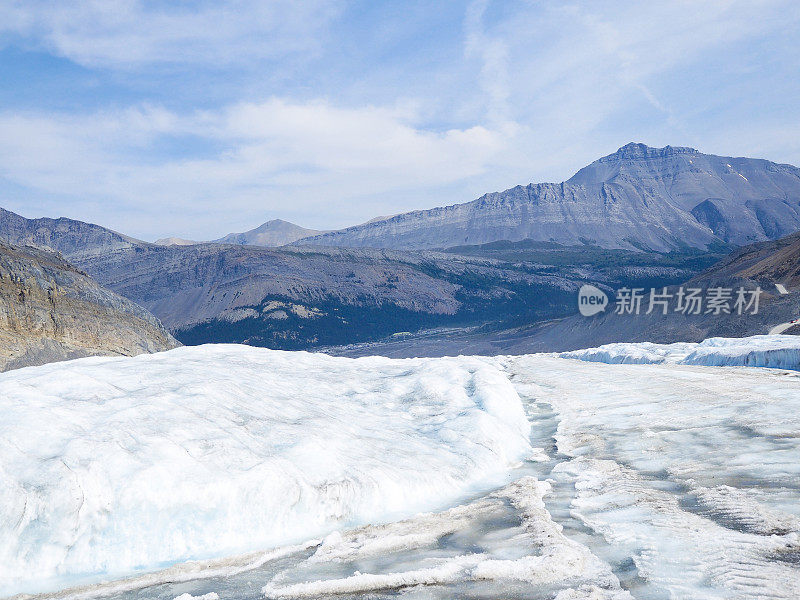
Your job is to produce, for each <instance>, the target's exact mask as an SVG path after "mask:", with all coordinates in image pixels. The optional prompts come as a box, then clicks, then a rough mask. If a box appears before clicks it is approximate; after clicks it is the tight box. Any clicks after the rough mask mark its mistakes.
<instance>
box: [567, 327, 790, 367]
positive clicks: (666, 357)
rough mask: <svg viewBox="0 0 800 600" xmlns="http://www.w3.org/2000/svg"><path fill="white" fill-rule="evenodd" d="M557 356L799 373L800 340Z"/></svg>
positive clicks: (611, 347) (727, 341) (611, 348)
mask: <svg viewBox="0 0 800 600" xmlns="http://www.w3.org/2000/svg"><path fill="white" fill-rule="evenodd" d="M559 356H561V357H562V358H575V359H578V360H584V361H590V362H603V363H609V364H661V363H676V364H683V365H706V366H714V367H720V366H732V367H741V366H747V367H773V368H781V369H800V337H798V336H793V335H755V336H751V337H747V338H709V339H707V340H704V341H702V342H700V343H697V344H694V343H683V342H680V343H675V344H652V343H649V342H639V343H619V344H606V345H604V346H600V347H598V348H589V349H586V350H574V351H572V352H563V353H561V354H559Z"/></svg>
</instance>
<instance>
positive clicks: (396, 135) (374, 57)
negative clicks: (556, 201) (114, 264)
mask: <svg viewBox="0 0 800 600" xmlns="http://www.w3.org/2000/svg"><path fill="white" fill-rule="evenodd" d="M799 25H800V8H798V6H797V5H796V4H794V3H792V2H788V1H780V0H775V1H764V2H737V1H734V0H731V1H717V2H713V1H712V2H706V3H695V2H691V3H690V2H683V1H678V2H670V3H641V4H637V5H633V6H631V5H628V4H626V5H625V7H624V10H623V6H622V5H621V4H619V3H616V2H598V3H586V4H579V3H576V4H571V3H563V2H537V3H530V4H529V3H519V4H516V3H495V2H489V1H488V0H479V1H477V2H473V3H471V4H464V5H461V4H458V3H453V4H447V5H446V6H445V5H443V6H442V7H441V8H440V10H438V11H435V9H434V8H429V7H426V6H425V5H422V4H420V5H416V4H413V3H411V4H408V5H407V6H406V7H405V8H403V9H398V8H397V5H391V4H386V5H380V4H369V5H364V4H358V3H344V2H341V3H340V2H310V3H300V4H297V3H289V2H280V1H278V2H269V3H267V2H245V1H243V0H240V1H234V2H215V3H211V2H195V3H169V4H168V3H163V4H160V5H159V4H158V3H152V2H143V1H142V2H137V1H135V0H118V1H117V2H108V1H106V2H99V1H98V2H89V3H82V4H81V6H80V7H74V6H67V5H63V6H62V5H57V6H55V7H54V6H53V4H52V3H49V2H36V1H27V2H10V3H2V4H1V5H0V34H2V39H3V44H2V50H1V51H0V66H2V63H3V61H6V63H7V64H9V65H10V61H12V60H14V61H16V63H15V65H17V66H16V67H15V69H16V72H18V73H21V75H20V76H19V77H20V78H19V79H18V80H16V83H17V84H19V82H21V81H22V80H23V79H24V78H25V77H27V76H29V77H28V79H25V81H26V85H28V86H29V88H26V90H27V93H26V94H25V95H24V96H19V95H18V96H13V95H7V96H5V97H4V96H1V95H0V193H2V194H3V195H4V196H5V198H6V200H5V201H3V202H0V205H4V206H6V207H7V208H10V209H12V210H18V211H20V212H22V213H23V214H26V215H28V216H37V215H41V214H49V215H56V214H63V215H67V216H72V217H75V218H82V219H86V220H92V221H95V222H101V223H103V224H106V225H109V226H112V227H115V228H117V229H122V230H124V231H126V232H129V233H132V234H134V235H139V236H142V237H145V238H148V239H154V238H156V237H160V236H163V235H182V236H186V237H195V238H213V237H219V236H220V235H222V234H224V233H227V232H228V231H232V230H237V229H242V228H249V227H252V226H255V225H257V224H258V223H260V222H262V221H264V220H266V219H267V218H273V217H282V218H286V219H289V220H295V221H298V222H299V223H300V224H302V225H305V226H310V227H318V228H331V227H340V226H345V225H348V224H352V223H355V222H359V221H363V220H367V219H369V218H371V217H373V216H375V215H378V214H386V213H393V212H399V211H402V210H410V209H414V208H424V207H429V206H434V205H441V204H449V203H453V202H464V201H468V200H470V199H472V198H474V197H476V196H478V195H480V194H481V193H483V192H487V191H493V190H496V189H503V188H507V187H511V186H513V185H516V184H525V183H528V182H530V181H537V180H560V179H564V178H566V177H568V176H569V175H570V174H571V172H572V171H574V170H576V169H577V168H579V167H580V166H582V165H583V164H585V163H587V162H589V161H590V160H593V159H594V158H596V157H597V156H599V155H601V154H604V153H607V152H611V151H613V150H615V149H616V147H618V146H620V145H622V144H624V143H626V142H628V141H631V140H636V141H644V142H646V143H650V144H652V145H664V144H668V143H669V144H674V145H694V146H696V147H698V148H700V149H701V150H704V151H708V152H715V153H724V154H738V155H745V154H746V155H758V156H764V157H766V158H770V159H773V160H778V161H783V162H795V163H800V142H798V140H799V139H800V137H798V135H797V134H798V133H800V121H799V120H798V115H797V112H796V107H797V100H798V99H799V98H800V84H799V83H798V82H797V78H796V77H795V76H794V72H795V70H796V67H795V65H794V59H793V57H795V56H797V54H798V51H800V36H797V35H796V32H797V29H798V26H799ZM34 59H35V60H34ZM26 60H28V61H29V62H30V64H28V62H25V61H26ZM19 64H22V65H23V66H22V67H20V66H19ZM65 73H69V77H66V76H65V75H64V74H65ZM53 90H56V92H57V94H54V93H53ZM765 90H769V91H770V93H769V94H766V93H765ZM87 98H90V101H87Z"/></svg>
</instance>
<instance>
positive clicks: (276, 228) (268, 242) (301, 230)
mask: <svg viewBox="0 0 800 600" xmlns="http://www.w3.org/2000/svg"><path fill="white" fill-rule="evenodd" d="M321 233H324V232H322V231H318V230H316V229H306V228H305V227H300V226H299V225H295V224H294V223H289V222H288V221H284V220H282V219H273V220H272V221H267V222H266V223H263V224H262V225H259V226H258V227H256V228H255V229H251V230H250V231H245V232H244V233H229V234H228V235H226V236H225V237H222V238H220V239H218V240H214V243H217V244H238V245H242V246H266V247H268V248H273V247H277V246H285V245H286V244H291V243H292V242H297V241H299V240H302V239H304V238H307V237H311V236H315V235H319V234H321Z"/></svg>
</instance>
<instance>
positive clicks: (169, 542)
mask: <svg viewBox="0 0 800 600" xmlns="http://www.w3.org/2000/svg"><path fill="white" fill-rule="evenodd" d="M0 414H2V415H3V419H2V422H0V595H2V594H9V593H14V592H18V591H40V590H44V589H47V588H57V587H63V586H64V585H65V584H70V583H76V582H78V581H92V580H96V579H97V578H98V577H99V576H101V575H102V576H103V577H105V578H110V577H114V576H119V575H127V574H131V573H134V572H136V571H141V570H148V569H154V568H157V567H160V566H163V565H165V564H169V563H172V562H175V561H179V560H186V559H197V558H203V557H211V556H226V555H232V554H236V553H242V552H247V551H252V550H256V549H265V548H269V547H274V546H276V545H279V544H287V543H293V542H295V541H301V540H304V539H308V538H312V537H314V536H317V535H319V534H324V533H327V532H329V531H331V530H332V529H334V528H341V527H348V526H350V527H352V526H356V525H359V524H362V523H374V522H381V521H386V520H391V519H396V518H398V517H404V516H408V515H411V514H414V513H416V512H418V511H419V510H424V509H431V508H435V507H438V506H443V505H445V504H447V503H451V502H453V501H454V500H456V499H458V498H459V497H460V496H463V495H464V494H465V493H466V492H468V491H469V490H475V489H478V488H480V487H483V488H484V489H486V488H487V487H489V486H496V485H498V484H500V483H502V482H503V479H504V475H505V474H506V472H507V470H508V469H509V467H511V466H512V465H514V464H516V463H518V461H519V460H520V459H522V458H524V457H525V456H527V455H528V454H530V452H531V451H532V448H531V447H530V445H529V443H528V432H529V429H530V425H529V423H528V421H527V419H526V418H525V415H524V412H523V408H522V405H521V402H520V399H519V397H518V396H517V394H516V392H515V390H514V388H513V387H512V386H511V384H510V383H509V381H508V380H507V378H506V377H505V376H504V375H503V374H502V373H501V372H500V371H498V370H497V369H496V368H495V367H494V366H492V365H491V363H489V362H488V361H485V360H480V359H439V360H401V361H398V360H390V359H384V358H366V359H357V360H352V359H343V358H333V357H328V356H325V355H318V354H308V353H288V352H275V351H270V350H264V349H257V348H250V347H246V346H232V345H231V346H204V347H194V348H180V349H177V350H174V351H171V352H166V353H162V354H156V355H142V356H139V357H136V358H123V359H107V358H106V359H103V358H92V359H82V360H78V361H72V362H68V363H59V364H54V365H47V366H45V367H37V368H29V369H23V370H20V371H14V372H9V373H5V374H2V376H0Z"/></svg>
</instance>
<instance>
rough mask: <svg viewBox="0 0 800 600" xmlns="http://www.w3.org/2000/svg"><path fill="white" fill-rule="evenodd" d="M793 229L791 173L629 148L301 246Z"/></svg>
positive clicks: (625, 244) (799, 212)
mask: <svg viewBox="0 0 800 600" xmlns="http://www.w3.org/2000/svg"><path fill="white" fill-rule="evenodd" d="M692 211H695V212H692ZM797 229H800V169H798V168H797V167H794V166H792V165H786V164H778V163H773V162H770V161H767V160H764V159H751V158H733V157H724V156H716V155H710V154H703V153H701V152H699V151H698V150H696V149H694V148H689V147H682V146H665V147H664V148H651V147H649V146H646V145H645V144H641V143H634V142H632V143H630V144H626V145H625V146H622V147H621V148H620V149H619V150H617V151H616V152H614V153H612V154H609V155H607V156H604V157H601V158H599V159H598V160H596V161H594V162H593V163H591V164H590V165H587V166H586V167H583V168H582V169H580V170H579V171H578V172H577V173H575V175H573V176H572V177H571V178H570V179H568V180H567V181H564V182H561V183H531V184H528V185H526V186H522V185H518V186H514V187H512V188H508V189H507V190H504V191H502V192H490V193H488V194H484V195H483V196H481V197H479V198H477V199H476V200H473V201H471V202H467V203H463V204H453V205H449V206H444V207H436V208H432V209H425V210H417V211H411V212H408V213H403V214H400V215H395V216H393V217H390V218H388V219H385V220H382V221H378V222H375V223H364V224H361V225H356V226H353V227H349V228H346V229H342V230H339V231H333V232H330V233H327V234H322V235H318V236H314V237H311V238H306V239H305V240H303V242H302V243H303V244H304V245H332V246H350V247H367V246H372V247H386V248H396V249H434V248H447V247H451V246H456V245H464V244H482V243H489V242H493V241H500V240H509V241H520V240H522V239H533V240H537V241H552V242H557V243H561V244H567V245H570V244H578V243H587V244H593V245H598V246H601V247H604V248H623V249H639V250H641V249H647V250H655V251H669V250H673V249H679V248H683V247H687V246H688V247H695V248H706V247H708V246H710V245H713V244H716V243H720V242H722V243H732V244H734V245H745V244H747V243H752V242H756V241H761V240H764V239H777V238H778V237H782V236H783V235H786V234H788V233H791V232H792V231H795V230H797Z"/></svg>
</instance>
